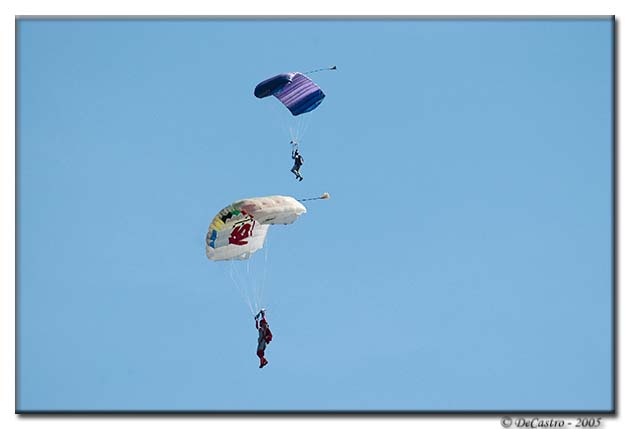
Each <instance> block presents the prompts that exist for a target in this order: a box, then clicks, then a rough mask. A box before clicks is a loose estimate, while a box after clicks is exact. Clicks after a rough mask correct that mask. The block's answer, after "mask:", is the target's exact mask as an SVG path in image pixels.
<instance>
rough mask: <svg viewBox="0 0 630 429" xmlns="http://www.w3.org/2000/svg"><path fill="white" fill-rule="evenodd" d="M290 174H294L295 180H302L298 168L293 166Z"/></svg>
mask: <svg viewBox="0 0 630 429" xmlns="http://www.w3.org/2000/svg"><path fill="white" fill-rule="evenodd" d="M291 173H293V174H295V178H296V179H300V181H301V180H303V179H304V178H303V177H302V175H301V174H300V167H298V166H296V165H294V166H293V168H292V169H291Z"/></svg>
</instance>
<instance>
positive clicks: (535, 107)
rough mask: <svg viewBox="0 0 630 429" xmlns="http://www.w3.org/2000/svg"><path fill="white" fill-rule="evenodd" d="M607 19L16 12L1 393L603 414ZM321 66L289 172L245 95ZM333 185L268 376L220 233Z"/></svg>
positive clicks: (75, 406)
mask: <svg viewBox="0 0 630 429" xmlns="http://www.w3.org/2000/svg"><path fill="white" fill-rule="evenodd" d="M612 25H613V24H612V21H611V20H607V19H599V20H590V21H589V20H567V21H553V20H543V21H515V20H504V21H490V20H477V21H444V20H417V21H414V20H391V21H360V20H354V21H347V20H334V21H281V20H275V21H262V20H250V21H242V20H223V21H221V20H214V21H213V20H196V21H193V20H188V21H174V20H171V21H169V20H165V21H137V20H128V21H80V20H79V21H71V20H65V21H64V20H60V21H46V20H23V21H20V22H18V33H17V35H18V70H17V78H18V110H17V113H18V115H19V116H18V132H19V140H18V152H17V153H18V176H17V179H18V191H19V193H18V219H17V229H18V234H19V237H18V238H19V244H18V281H19V282H18V307H17V310H18V313H17V315H18V328H19V330H18V334H19V335H18V360H17V363H18V398H17V408H18V409H19V410H21V411H36V410H50V411H52V410H183V411H186V410H196V411H227V410H279V411H291V410H307V411H332V410H356V411H361V410H416V411H501V410H576V411H579V410H599V411H606V410H610V409H611V408H612V355H611V352H612V350H611V347H612V332H611V317H612V313H611V308H612V304H611V303H612V269H611V268H612V253H611V249H612V241H611V228H612V212H611V198H612V188H611V183H612V170H611V167H612V144H611V141H612V128H611V122H612V110H611V106H612V98H611V85H612V77H611V76H612V68H611V59H612V57H611V55H612V50H611V49H612V46H611V42H612V35H611V32H612ZM333 64H335V65H337V67H338V71H336V72H324V73H319V74H315V75H313V78H314V80H315V81H316V82H318V83H319V84H320V85H321V87H322V88H323V90H324V91H325V92H326V95H327V97H326V99H325V100H324V102H323V103H322V104H321V106H320V107H319V108H318V109H317V110H315V111H313V112H311V113H309V114H307V115H309V116H310V118H309V120H310V125H309V129H308V132H307V134H306V135H305V137H304V139H303V141H302V145H301V148H302V152H303V154H304V157H305V159H306V163H305V165H304V167H303V170H302V171H303V174H304V176H305V180H304V181H303V182H301V183H298V182H296V181H295V179H293V177H292V175H291V173H290V172H289V169H290V167H291V159H290V156H289V155H290V154H289V145H288V140H289V134H288V132H287V130H286V129H285V128H283V127H284V125H285V120H286V119H287V116H286V115H289V113H288V112H284V111H283V110H282V109H281V108H280V106H279V104H278V102H277V101H276V100H275V99H265V100H259V99H257V98H255V97H254V96H253V89H254V86H255V85H256V84H257V83H258V82H259V81H261V80H263V79H266V78H267V77H269V76H272V75H274V74H277V73H281V72H286V71H308V70H312V69H315V68H319V67H325V66H329V65H333ZM283 113H286V115H283ZM324 191H326V192H329V193H330V194H331V196H332V198H331V199H330V200H328V201H316V202H314V203H307V208H308V213H307V214H305V215H303V216H302V217H301V218H300V219H299V220H298V221H297V222H296V223H295V224H293V225H290V226H286V227H285V226H278V227H274V228H271V230H270V233H269V239H270V240H269V250H268V252H267V256H268V261H267V270H268V272H267V274H266V275H267V280H266V284H267V304H268V306H269V308H270V313H269V320H270V323H271V328H272V330H273V332H274V341H273V342H272V343H271V344H270V346H269V348H268V353H267V355H268V357H269V360H270V362H271V363H270V364H269V366H268V367H266V368H264V369H262V370H260V369H259V368H258V365H257V364H258V362H257V358H256V356H255V348H256V336H257V333H256V331H255V329H254V326H253V319H252V318H251V316H250V314H249V310H248V308H247V306H246V305H245V304H244V302H243V301H242V300H241V298H240V297H239V295H238V293H237V292H236V290H235V288H234V287H233V284H232V283H231V281H230V278H229V276H227V275H226V270H225V269H224V268H225V267H224V266H222V265H221V264H219V263H213V262H210V261H208V260H207V259H206V256H205V252H204V246H205V243H204V237H205V233H206V231H207V228H208V224H209V222H210V220H211V219H212V217H213V216H214V215H215V214H216V213H217V212H218V210H220V209H221V208H222V207H224V206H226V205H227V204H229V203H231V202H232V201H234V200H237V199H240V198H244V197H253V196H265V195H275V194H280V195H292V196H295V197H296V198H304V197H311V196H317V195H320V194H321V193H322V192H324ZM256 256H263V257H264V254H263V253H260V254H258V255H256ZM258 259H259V260H260V258H258ZM258 262H260V261H258Z"/></svg>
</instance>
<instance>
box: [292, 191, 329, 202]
mask: <svg viewBox="0 0 630 429" xmlns="http://www.w3.org/2000/svg"><path fill="white" fill-rule="evenodd" d="M329 198H330V194H329V193H328V192H324V193H323V194H321V195H320V196H319V197H313V198H302V199H301V200H298V201H313V200H327V199H329Z"/></svg>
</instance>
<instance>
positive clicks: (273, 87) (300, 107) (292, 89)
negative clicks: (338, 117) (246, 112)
mask: <svg viewBox="0 0 630 429" xmlns="http://www.w3.org/2000/svg"><path fill="white" fill-rule="evenodd" d="M254 95H255V96H256V97H258V98H265V97H269V96H270V95H273V96H274V97H276V98H277V99H278V100H280V102H281V103H282V104H284V105H285V106H286V107H287V109H289V111H291V113H292V114H293V116H298V115H301V114H302V113H306V112H310V111H311V110H313V109H315V108H316V107H317V106H319V105H320V103H321V102H322V100H323V99H324V97H325V95H324V91H322V90H321V88H320V87H319V86H317V85H316V84H315V82H313V81H312V80H311V79H309V78H308V77H306V76H304V75H303V74H302V73H282V74H279V75H277V76H274V77H272V78H269V79H267V80H265V81H263V82H260V83H259V84H258V85H257V86H256V88H255V89H254Z"/></svg>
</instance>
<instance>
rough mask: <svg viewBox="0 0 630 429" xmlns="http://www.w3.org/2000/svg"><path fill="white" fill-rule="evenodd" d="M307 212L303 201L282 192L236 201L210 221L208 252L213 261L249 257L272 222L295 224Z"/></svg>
mask: <svg viewBox="0 0 630 429" xmlns="http://www.w3.org/2000/svg"><path fill="white" fill-rule="evenodd" d="M304 213H306V207H304V205H302V203H300V202H298V201H297V200H296V199H295V198H293V197H286V196H282V195H274V196H269V197H257V198H247V199H244V200H239V201H236V202H234V203H232V204H230V205H229V206H227V207H225V208H224V209H223V210H221V211H220V212H219V213H218V214H217V215H216V216H215V217H214V219H213V220H212V222H211V223H210V227H209V228H208V234H207V235H206V256H207V257H208V259H210V260H212V261H227V260H233V259H247V258H249V257H250V256H251V254H252V253H254V252H256V251H257V250H259V249H261V248H262V247H263V245H264V243H265V237H266V236H267V230H268V229H269V225H278V224H282V225H288V224H291V223H293V222H295V220H296V219H297V218H298V217H299V216H300V215H302V214H304Z"/></svg>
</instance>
